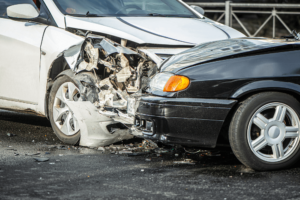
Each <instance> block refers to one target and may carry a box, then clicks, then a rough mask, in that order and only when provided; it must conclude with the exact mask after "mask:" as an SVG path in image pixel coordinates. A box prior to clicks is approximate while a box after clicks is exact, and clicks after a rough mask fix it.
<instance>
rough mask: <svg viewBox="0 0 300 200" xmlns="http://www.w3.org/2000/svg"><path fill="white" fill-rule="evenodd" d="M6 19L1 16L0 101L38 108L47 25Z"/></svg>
mask: <svg viewBox="0 0 300 200" xmlns="http://www.w3.org/2000/svg"><path fill="white" fill-rule="evenodd" d="M4 1H5V0H4ZM17 1H18V0H17ZM7 2H10V0H7ZM14 2H16V0H14ZM22 2H24V0H23V1H22ZM31 2H32V1H31ZM32 3H33V2H32ZM0 6H1V4H0ZM0 10H1V8H0ZM2 10H3V7H2ZM2 16H3V14H2V15H1V13H0V17H1V18H0V27H1V28H0V99H2V100H3V99H4V100H8V101H14V102H20V103H23V104H24V103H25V105H23V104H22V105H23V106H25V107H26V104H34V105H37V103H38V91H39V90H38V87H39V81H40V80H39V78H40V77H39V72H40V57H41V50H40V47H41V43H42V39H43V34H44V31H45V29H46V27H47V25H44V24H41V23H34V22H26V21H16V20H12V19H8V18H7V17H3V18H2ZM0 106H1V105H0Z"/></svg>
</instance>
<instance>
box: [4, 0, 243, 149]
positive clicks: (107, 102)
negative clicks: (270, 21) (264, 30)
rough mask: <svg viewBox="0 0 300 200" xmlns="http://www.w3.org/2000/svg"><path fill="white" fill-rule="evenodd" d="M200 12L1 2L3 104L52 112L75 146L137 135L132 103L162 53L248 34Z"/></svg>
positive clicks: (116, 3) (149, 5) (177, 5)
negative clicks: (132, 126) (132, 125)
mask: <svg viewBox="0 0 300 200" xmlns="http://www.w3.org/2000/svg"><path fill="white" fill-rule="evenodd" d="M195 9H197V10H199V11H200V12H202V11H201V8H197V7H196V8H195ZM195 9H193V8H191V7H189V6H188V5H186V4H185V3H183V2H182V1H180V0H40V1H39V0H0V27H1V28H0V55H1V57H0V108H2V109H10V110H15V111H20V112H31V113H35V114H38V115H41V116H47V117H48V118H49V119H50V121H51V124H52V127H53V129H54V132H55V133H56V135H57V136H58V138H59V139H60V140H62V141H63V142H65V143H69V144H76V143H78V142H79V141H80V144H81V145H84V146H100V145H107V144H110V143H113V142H115V141H119V140H122V139H126V138H130V137H131V135H130V134H128V133H127V132H128V131H124V130H126V129H125V128H126V127H124V125H122V124H125V125H126V124H130V123H131V120H132V116H130V115H128V114H127V113H126V110H127V101H129V100H130V97H129V96H130V95H132V94H134V93H136V92H143V91H144V89H145V88H146V87H147V80H148V79H149V78H151V76H152V75H153V74H155V73H156V71H157V70H159V66H160V63H161V62H162V59H161V58H163V59H165V58H167V57H169V56H170V55H173V54H176V53H179V52H182V51H184V50H186V49H189V48H191V47H193V46H195V45H196V44H198V43H203V42H209V41H215V40H222V39H227V38H236V37H244V35H243V34H242V33H240V32H238V31H236V30H234V29H232V28H230V27H227V26H224V25H222V24H219V23H216V22H214V21H211V20H209V19H206V18H205V17H203V15H201V14H200V13H198V12H196V11H195ZM130 105H134V103H131V104H130ZM130 109H132V108H130ZM121 123H122V124H121ZM122 129H124V130H122Z"/></svg>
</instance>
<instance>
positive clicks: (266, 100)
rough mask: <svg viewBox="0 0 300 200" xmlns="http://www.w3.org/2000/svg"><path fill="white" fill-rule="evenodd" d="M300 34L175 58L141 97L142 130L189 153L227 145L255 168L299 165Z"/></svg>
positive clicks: (204, 47)
mask: <svg viewBox="0 0 300 200" xmlns="http://www.w3.org/2000/svg"><path fill="white" fill-rule="evenodd" d="M298 36H299V34H298ZM298 36H297V35H295V38H290V39H276V40H275V39H267V38H240V39H229V40H223V41H217V42H210V43H204V44H200V45H198V46H196V47H194V48H192V49H190V50H187V51H185V52H183V53H180V54H177V55H175V56H173V57H171V58H169V59H168V60H166V61H165V62H164V63H163V64H162V65H161V67H160V73H158V74H156V75H155V76H154V77H153V78H152V80H151V82H150V86H149V88H148V91H147V92H148V94H147V95H145V96H141V97H138V98H137V99H136V101H137V103H136V104H135V105H136V108H135V127H136V128H137V129H138V130H139V131H138V132H139V133H142V134H143V137H145V138H149V139H153V140H156V141H161V142H164V143H169V144H179V145H182V146H186V147H198V148H215V147H216V146H217V143H218V142H219V141H222V140H223V141H226V139H227V141H229V143H230V146H231V148H232V150H233V152H234V154H235V155H236V157H237V158H238V159H239V160H240V161H241V162H242V163H243V164H245V165H246V166H248V167H251V168H253V169H255V170H275V169H282V168H285V167H288V166H291V165H292V164H293V163H295V162H296V161H297V160H298V159H299V157H300V151H299V148H300V143H299V139H300V137H299V129H300V120H299V116H300V103H299V100H300V41H299V40H298V39H299V38H298Z"/></svg>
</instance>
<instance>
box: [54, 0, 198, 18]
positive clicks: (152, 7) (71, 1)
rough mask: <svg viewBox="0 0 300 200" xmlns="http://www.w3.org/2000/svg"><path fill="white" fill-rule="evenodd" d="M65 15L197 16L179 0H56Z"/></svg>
mask: <svg viewBox="0 0 300 200" xmlns="http://www.w3.org/2000/svg"><path fill="white" fill-rule="evenodd" d="M54 2H55V4H56V5H57V7H58V8H59V9H60V11H61V12H62V13H64V14H65V15H73V16H79V17H82V16H87V17H106V16H107V17H109V16H115V17H117V16H131V17H132V16H150V17H156V16H157V17H188V18H197V16H196V15H195V14H194V13H193V12H192V11H190V10H189V9H188V8H187V7H186V6H185V5H183V4H182V3H180V2H179V1H177V0H54Z"/></svg>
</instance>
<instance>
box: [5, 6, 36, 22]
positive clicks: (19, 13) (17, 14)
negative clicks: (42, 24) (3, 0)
mask: <svg viewBox="0 0 300 200" xmlns="http://www.w3.org/2000/svg"><path fill="white" fill-rule="evenodd" d="M7 16H8V17H10V18H14V19H33V18H36V17H38V16H39V12H38V11H37V9H36V8H35V7H33V5H31V4H17V5H13V6H9V7H7Z"/></svg>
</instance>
